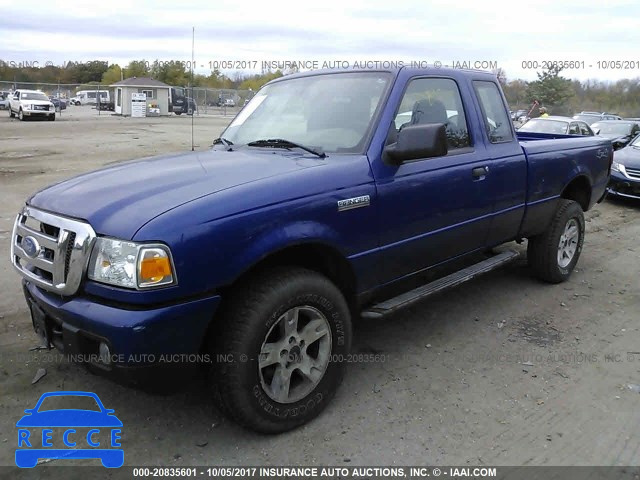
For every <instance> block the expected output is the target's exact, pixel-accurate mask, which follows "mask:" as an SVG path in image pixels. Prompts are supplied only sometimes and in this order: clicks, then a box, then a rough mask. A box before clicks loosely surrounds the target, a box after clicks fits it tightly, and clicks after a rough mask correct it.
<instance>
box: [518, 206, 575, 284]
mask: <svg viewBox="0 0 640 480" xmlns="http://www.w3.org/2000/svg"><path fill="white" fill-rule="evenodd" d="M584 229H585V224H584V214H583V212H582V208H581V207H580V205H579V204H578V203H577V202H574V201H573V200H564V199H562V200H560V202H559V204H558V209H557V210H556V213H555V215H554V217H553V219H552V220H551V223H550V224H549V226H548V227H547V229H546V230H545V231H544V232H543V233H542V234H541V235H538V236H536V237H532V238H530V239H529V245H528V247H527V257H528V259H529V266H530V267H531V269H532V270H533V273H534V274H535V275H536V276H537V277H538V278H540V279H541V280H544V281H545V282H550V283H560V282H564V281H565V280H567V279H568V278H569V277H570V276H571V273H572V272H573V269H574V268H575V266H576V264H577V263H578V259H579V258H580V253H581V252H582V245H583V243H584Z"/></svg>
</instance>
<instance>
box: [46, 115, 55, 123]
mask: <svg viewBox="0 0 640 480" xmlns="http://www.w3.org/2000/svg"><path fill="white" fill-rule="evenodd" d="M48 120H49V121H50V122H55V121H56V116H55V115H49V118H48Z"/></svg>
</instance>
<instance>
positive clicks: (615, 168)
mask: <svg viewBox="0 0 640 480" xmlns="http://www.w3.org/2000/svg"><path fill="white" fill-rule="evenodd" d="M611 171H612V172H620V173H621V174H623V175H626V174H627V170H626V169H625V168H624V165H623V164H622V163H620V162H612V163H611Z"/></svg>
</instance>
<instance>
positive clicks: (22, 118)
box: [18, 109, 24, 122]
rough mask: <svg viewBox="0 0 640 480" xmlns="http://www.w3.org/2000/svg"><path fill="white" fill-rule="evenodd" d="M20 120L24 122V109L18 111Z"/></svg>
mask: <svg viewBox="0 0 640 480" xmlns="http://www.w3.org/2000/svg"><path fill="white" fill-rule="evenodd" d="M18 119H19V120H20V121H21V122H24V113H22V109H20V110H19V111H18Z"/></svg>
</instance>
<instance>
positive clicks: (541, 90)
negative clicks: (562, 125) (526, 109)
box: [528, 65, 574, 114]
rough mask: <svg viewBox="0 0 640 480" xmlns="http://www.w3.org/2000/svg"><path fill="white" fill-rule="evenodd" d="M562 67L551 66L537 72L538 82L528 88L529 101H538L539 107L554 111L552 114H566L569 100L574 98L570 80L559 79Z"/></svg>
mask: <svg viewBox="0 0 640 480" xmlns="http://www.w3.org/2000/svg"><path fill="white" fill-rule="evenodd" d="M561 71H562V67H560V66H558V65H553V66H551V67H550V68H548V69H547V70H546V71H543V72H541V73H540V72H538V73H537V75H538V80H536V81H535V82H531V83H530V84H529V88H528V94H529V100H531V101H533V100H538V102H540V104H541V105H543V106H547V107H551V108H553V109H554V110H556V111H555V112H553V113H565V114H566V113H568V112H569V110H570V100H571V99H572V98H573V96H574V89H573V88H572V84H571V80H569V79H567V78H564V77H561V76H560V72H561Z"/></svg>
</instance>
